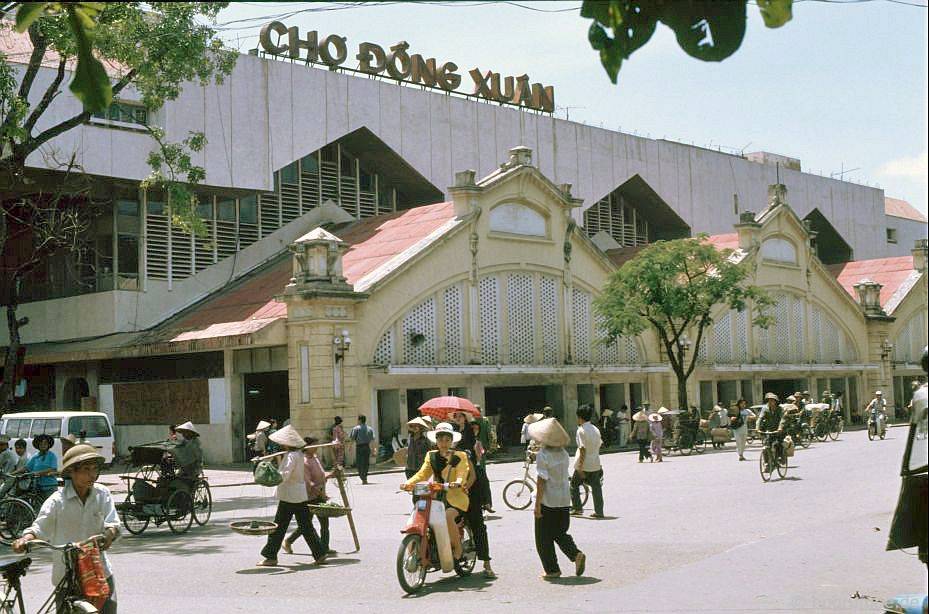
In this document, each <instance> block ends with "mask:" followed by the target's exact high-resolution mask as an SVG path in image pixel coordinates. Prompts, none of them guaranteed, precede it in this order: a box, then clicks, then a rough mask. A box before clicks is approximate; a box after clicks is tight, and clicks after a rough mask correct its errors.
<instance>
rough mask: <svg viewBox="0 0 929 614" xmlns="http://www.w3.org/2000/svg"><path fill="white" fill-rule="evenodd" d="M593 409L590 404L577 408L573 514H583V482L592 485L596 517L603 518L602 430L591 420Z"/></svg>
mask: <svg viewBox="0 0 929 614" xmlns="http://www.w3.org/2000/svg"><path fill="white" fill-rule="evenodd" d="M591 416H593V410H592V409H591V407H590V405H581V406H580V407H578V408H577V435H576V439H577V455H576V456H575V458H574V477H573V478H572V479H571V503H572V506H571V507H572V511H571V513H572V514H583V513H584V510H583V508H582V507H581V483H582V482H583V483H585V484H587V486H589V487H590V492H591V495H592V496H593V499H594V513H593V514H592V516H593V517H594V518H603V517H604V516H603V467H601V466H600V444H601V439H600V430H599V429H598V428H597V427H595V426H594V425H593V424H591V422H590V418H591Z"/></svg>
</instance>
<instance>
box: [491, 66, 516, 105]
mask: <svg viewBox="0 0 929 614" xmlns="http://www.w3.org/2000/svg"><path fill="white" fill-rule="evenodd" d="M490 95H491V97H492V98H493V99H494V100H496V101H497V102H509V101H510V100H512V99H513V77H506V78H505V79H504V80H503V91H502V92H501V91H500V73H494V74H493V76H492V77H491V78H490Z"/></svg>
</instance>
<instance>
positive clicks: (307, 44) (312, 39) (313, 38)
mask: <svg viewBox="0 0 929 614" xmlns="http://www.w3.org/2000/svg"><path fill="white" fill-rule="evenodd" d="M287 34H288V37H289V39H290V57H291V58H292V59H294V60H299V59H300V50H301V49H306V61H307V62H318V61H319V43H318V41H319V38H318V35H317V34H316V30H313V31H312V32H310V33H309V34H307V35H306V40H300V29H299V28H297V26H291V27H290V28H288V30H287Z"/></svg>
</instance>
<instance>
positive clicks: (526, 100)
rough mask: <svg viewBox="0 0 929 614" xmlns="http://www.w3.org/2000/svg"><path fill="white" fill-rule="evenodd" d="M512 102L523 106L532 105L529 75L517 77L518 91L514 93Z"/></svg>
mask: <svg viewBox="0 0 929 614" xmlns="http://www.w3.org/2000/svg"><path fill="white" fill-rule="evenodd" d="M510 102H512V103H513V104H516V105H519V106H521V107H529V106H531V105H532V88H530V87H529V75H520V76H518V77H516V93H515V94H513V98H511V99H510Z"/></svg>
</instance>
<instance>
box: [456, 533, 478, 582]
mask: <svg viewBox="0 0 929 614" xmlns="http://www.w3.org/2000/svg"><path fill="white" fill-rule="evenodd" d="M476 564H477V550H476V549H475V547H474V534H473V533H471V527H469V526H468V525H465V528H464V535H462V536H461V558H460V559H458V560H457V561H455V573H456V574H458V575H459V576H461V577H462V578H463V577H465V576H470V575H471V572H472V571H474V566H475V565H476Z"/></svg>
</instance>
